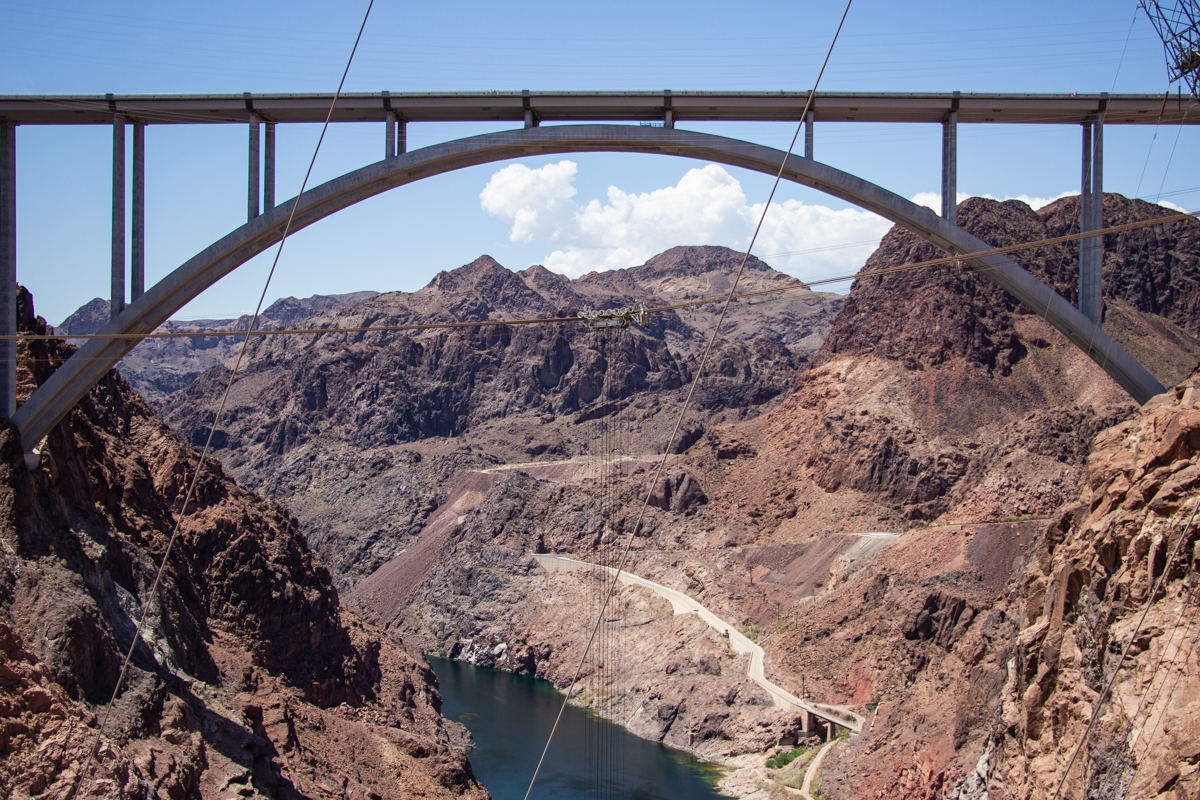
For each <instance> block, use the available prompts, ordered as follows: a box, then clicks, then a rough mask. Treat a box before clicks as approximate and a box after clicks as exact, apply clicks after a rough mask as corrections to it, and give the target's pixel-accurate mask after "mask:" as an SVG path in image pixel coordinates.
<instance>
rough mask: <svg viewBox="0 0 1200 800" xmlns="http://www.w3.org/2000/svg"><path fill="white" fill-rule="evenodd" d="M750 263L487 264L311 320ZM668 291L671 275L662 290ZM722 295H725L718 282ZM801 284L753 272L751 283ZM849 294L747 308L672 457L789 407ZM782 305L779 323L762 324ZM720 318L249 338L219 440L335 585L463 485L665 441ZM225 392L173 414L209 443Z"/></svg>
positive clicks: (558, 291)
mask: <svg viewBox="0 0 1200 800" xmlns="http://www.w3.org/2000/svg"><path fill="white" fill-rule="evenodd" d="M738 263H740V256H739V255H738V254H737V253H734V252H733V251H731V250H728V249H726V248H720V247H691V248H675V249H673V250H671V251H668V252H667V253H664V254H663V255H661V256H659V257H657V258H655V259H652V260H651V261H650V262H648V263H647V264H646V265H643V266H641V267H636V268H634V269H630V270H621V271H616V272H612V273H603V274H593V275H589V276H585V277H584V278H581V279H579V280H576V281H571V280H568V279H567V278H565V277H564V276H561V275H556V274H554V273H551V272H549V271H548V270H546V269H544V268H542V267H537V266H535V267H531V268H529V269H527V270H525V271H523V272H517V273H514V272H511V271H510V270H508V269H506V268H505V267H503V266H501V265H500V264H498V263H497V262H496V261H494V260H493V259H491V258H488V257H486V256H485V257H481V258H479V259H477V260H476V261H474V262H472V263H471V264H468V265H465V266H463V267H460V268H458V269H455V270H451V271H447V272H443V273H440V274H439V275H437V276H436V277H435V278H434V279H433V280H432V281H431V282H430V284H429V285H428V286H426V287H425V288H423V289H421V290H420V291H418V292H415V293H412V294H404V293H389V294H385V295H381V296H379V297H376V298H373V299H371V300H369V301H367V302H363V303H357V304H353V305H347V306H344V307H341V308H339V309H336V310H334V311H331V312H329V313H326V314H319V315H316V316H313V317H310V318H308V320H307V322H306V323H305V324H306V325H309V326H314V327H336V326H343V327H344V326H364V325H389V324H414V323H428V322H447V321H469V320H485V319H517V318H537V317H555V316H563V315H564V314H576V313H578V312H579V311H580V310H581V309H582V308H584V307H586V306H590V307H592V308H612V307H619V306H624V305H628V304H630V303H632V302H633V301H635V300H642V301H644V302H646V303H647V304H648V305H655V304H659V305H667V304H670V303H673V302H678V301H679V300H680V299H693V298H696V297H702V296H710V294H711V293H717V294H719V293H720V292H721V291H722V290H723V291H725V292H727V291H728V282H727V279H726V278H725V277H723V275H724V274H725V273H728V272H730V271H731V270H735V269H736V266H737V264H738ZM667 276H673V277H667ZM722 281H726V282H724V283H722ZM792 283H795V281H793V280H792V279H790V278H788V277H787V276H785V275H783V274H781V273H779V272H776V271H775V270H772V269H771V268H770V267H768V266H767V265H765V264H763V263H762V262H760V261H758V260H757V259H752V260H751V262H750V263H749V265H748V267H747V278H746V281H745V287H746V288H749V289H754V288H765V287H768V286H778V285H785V284H792ZM841 302H842V301H841V298H840V297H837V296H833V295H826V294H820V293H816V292H810V291H807V290H803V289H802V290H798V291H793V292H788V293H786V294H785V295H783V296H781V298H780V299H779V300H778V301H777V302H774V303H771V304H767V305H765V306H762V305H759V304H755V305H754V306H753V307H747V306H745V305H739V304H735V307H734V310H733V313H732V319H733V321H734V323H735V325H734V327H733V329H732V333H731V334H730V336H729V337H728V338H727V339H726V340H725V341H723V342H722V343H721V344H720V345H719V347H718V348H717V350H716V351H715V353H714V355H713V362H712V364H711V366H710V371H709V372H710V377H709V378H708V379H706V380H705V381H704V383H703V384H702V385H701V387H700V391H699V392H698V393H697V398H696V403H695V406H696V410H695V411H694V412H693V414H692V415H691V418H690V420H689V423H688V425H687V427H686V428H685V436H684V437H683V440H682V442H680V443H679V444H678V445H677V446H678V447H681V448H682V447H686V446H687V445H690V444H691V443H692V442H694V441H695V439H696V437H697V436H698V435H699V432H700V427H699V426H700V424H701V422H703V421H708V420H712V419H714V418H724V416H725V415H728V414H733V415H735V416H737V417H745V416H753V415H754V414H757V413H759V412H760V411H761V410H762V409H764V408H766V407H768V406H769V404H770V403H771V402H773V401H775V399H776V398H778V397H779V396H780V395H781V394H783V393H785V392H786V391H787V390H788V389H789V387H790V386H791V384H792V382H793V381H794V380H795V377H796V375H797V374H798V372H799V370H800V368H801V367H802V365H803V364H804V362H805V360H806V358H807V357H808V355H810V354H811V353H812V352H813V349H815V347H816V346H817V345H818V344H819V341H820V340H821V339H823V337H824V333H825V331H826V330H828V327H829V325H831V324H832V321H833V317H834V315H835V313H836V311H837V309H838V308H839V307H840V305H841ZM763 308H770V309H771V312H770V313H771V314H773V315H774V319H775V320H776V321H777V322H779V323H780V324H778V325H777V326H774V327H773V328H771V327H770V326H767V325H766V324H765V323H764V322H763V318H762V317H761V316H760V314H761V311H762V309H763ZM716 313H717V312H714V311H711V310H705V311H697V312H685V313H682V314H676V313H673V312H669V313H665V314H659V315H655V316H654V317H653V318H652V323H651V326H650V328H649V329H647V330H642V329H636V328H635V329H630V330H627V331H623V332H622V333H621V334H620V335H615V336H608V337H606V336H599V335H597V334H596V333H594V332H591V331H589V330H588V329H587V328H585V327H584V326H583V325H581V324H579V323H571V324H568V325H554V326H512V327H499V328H487V329H483V330H481V331H478V332H475V331H452V332H446V331H429V332H422V333H418V334H412V333H370V334H365V335H364V334H326V335H320V336H307V337H303V338H302V339H300V340H297V339H296V338H287V339H284V338H278V339H265V340H256V341H255V342H254V343H253V344H252V347H251V350H250V354H249V358H248V360H247V363H246V364H245V365H244V369H243V372H242V374H241V375H240V376H239V378H238V382H237V384H236V385H235V388H234V392H233V393H232V395H231V397H230V402H229V406H228V412H227V415H226V419H225V421H224V423H223V424H222V426H221V429H220V430H219V431H218V435H217V438H216V439H215V440H214V445H215V447H216V448H217V449H216V451H215V452H216V454H217V455H218V457H220V458H221V459H222V461H223V462H224V463H225V465H226V467H227V468H228V469H229V470H230V471H231V472H232V473H233V474H234V475H235V476H236V477H237V478H238V480H239V481H241V482H243V483H244V484H246V485H248V486H251V487H254V488H258V489H260V490H261V491H263V492H264V493H266V494H267V495H268V496H270V497H272V498H275V499H277V500H279V501H281V502H283V503H285V504H286V505H287V506H288V507H289V508H290V509H291V510H292V511H293V513H295V514H296V515H297V516H298V517H299V518H300V521H301V525H302V527H303V529H304V530H305V532H306V534H307V535H308V536H309V542H310V544H311V545H312V546H313V548H314V550H317V551H318V552H319V553H322V554H324V556H323V557H324V558H326V559H327V563H329V564H330V565H331V567H332V568H333V571H334V574H335V579H336V580H337V581H338V586H339V588H341V589H343V590H349V589H351V588H352V587H353V585H354V582H355V581H357V580H358V579H360V578H361V577H364V576H366V575H369V574H370V573H371V572H373V571H374V570H375V569H376V568H378V567H379V566H381V565H382V564H383V563H385V562H386V561H387V559H389V558H390V557H391V556H392V555H394V554H395V553H397V552H399V551H400V550H402V549H403V548H404V546H405V543H406V542H407V541H408V538H409V537H411V536H413V535H415V534H416V533H417V532H418V531H419V530H420V527H421V525H422V524H423V522H424V520H425V518H426V517H427V516H428V515H429V514H430V513H431V512H432V511H433V510H434V509H435V508H436V507H437V504H438V502H440V500H441V498H443V497H444V494H445V490H444V487H443V486H442V485H443V484H444V482H445V481H447V479H449V478H450V477H451V476H452V475H453V474H454V472H455V471H456V470H458V469H461V468H464V467H487V466H493V465H495V464H502V463H508V462H513V461H523V460H530V459H535V458H543V459H554V458H566V457H573V456H578V455H581V454H582V453H584V452H585V451H586V447H587V444H586V442H585V441H583V440H581V439H580V433H581V431H583V430H585V429H584V428H582V427H580V425H581V423H584V422H586V421H587V420H588V419H591V418H593V417H594V416H595V415H596V414H602V415H603V414H608V413H612V412H613V411H614V410H617V409H624V410H625V411H624V418H625V419H626V420H627V422H628V424H629V426H630V430H631V436H632V437H633V438H634V439H635V440H636V442H635V443H634V444H632V445H631V446H632V447H634V448H635V449H638V450H639V451H641V452H653V451H655V450H657V449H660V448H662V447H663V446H665V440H666V438H667V434H668V433H669V425H670V423H671V421H669V420H668V417H669V414H670V409H672V408H675V409H677V408H678V404H679V403H680V402H681V401H682V394H683V392H684V391H685V389H684V388H683V387H684V386H685V384H686V383H687V381H688V380H689V379H690V378H691V375H692V370H693V369H694V364H695V361H696V359H697V358H698V355H699V350H700V348H701V347H702V346H703V344H704V343H705V342H706V341H707V340H706V338H705V336H706V331H709V330H711V326H712V325H714V324H715V317H716ZM227 380H228V372H227V371H225V368H224V367H214V368H213V369H212V370H211V371H210V372H209V373H207V374H206V375H205V376H204V377H203V378H201V379H200V380H198V381H196V383H195V384H193V385H192V386H190V387H188V388H187V389H186V390H184V391H181V392H179V393H178V394H176V395H174V396H172V397H171V398H170V400H169V401H167V403H166V404H165V405H164V407H163V415H164V419H165V420H166V421H167V422H168V423H169V424H170V425H172V426H173V427H174V428H175V429H176V430H178V431H180V432H181V433H182V434H184V436H185V437H187V438H189V439H191V440H192V441H193V442H196V443H201V442H203V438H204V437H206V436H207V434H208V425H209V424H210V422H211V420H212V419H213V415H214V413H215V408H216V406H217V404H218V402H219V400H220V397H221V394H222V393H223V391H224V388H225V383H226V382H227Z"/></svg>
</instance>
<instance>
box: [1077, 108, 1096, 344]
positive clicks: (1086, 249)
mask: <svg viewBox="0 0 1200 800" xmlns="http://www.w3.org/2000/svg"><path fill="white" fill-rule="evenodd" d="M1093 222H1095V218H1094V217H1093V214H1092V120H1091V119H1088V120H1087V121H1086V122H1084V123H1083V159H1082V169H1081V174H1080V178H1079V232H1080V233H1087V232H1088V231H1090V230H1092V224H1093ZM1092 252H1093V251H1092V240H1091V239H1080V240H1079V303H1078V305H1079V312H1080V313H1081V314H1083V315H1084V316H1085V317H1087V318H1088V319H1090V320H1092V321H1093V322H1095V319H1094V318H1093V308H1092V298H1093V297H1094V296H1095V290H1094V289H1093V287H1092V283H1093V279H1094V277H1095V269H1094V268H1093V266H1092Z"/></svg>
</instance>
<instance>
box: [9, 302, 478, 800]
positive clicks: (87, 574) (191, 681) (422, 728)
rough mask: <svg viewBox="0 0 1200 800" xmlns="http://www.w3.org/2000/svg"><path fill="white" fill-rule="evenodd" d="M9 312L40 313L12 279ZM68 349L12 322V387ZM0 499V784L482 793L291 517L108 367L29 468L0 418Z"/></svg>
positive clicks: (414, 664)
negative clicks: (199, 449) (202, 454)
mask: <svg viewBox="0 0 1200 800" xmlns="http://www.w3.org/2000/svg"><path fill="white" fill-rule="evenodd" d="M20 314H21V327H22V329H23V330H28V331H31V332H37V333H44V332H45V329H46V328H45V323H44V321H42V320H41V319H40V318H37V317H35V316H34V314H33V306H32V300H31V298H30V297H29V296H28V294H24V295H23V296H22V302H21V307H20ZM70 353H71V348H70V346H68V345H64V344H62V343H61V342H59V341H57V340H43V341H34V342H29V343H22V345H21V351H20V362H19V363H20V376H19V377H20V394H21V396H22V397H26V396H28V394H29V393H30V391H32V389H33V387H34V386H36V385H37V384H39V383H40V382H41V381H43V380H45V378H46V376H47V375H48V374H50V372H51V371H53V369H54V368H55V367H56V366H57V365H58V364H60V363H61V362H62V360H63V359H64V358H66V357H67V356H68V355H69V354H70ZM197 469H199V470H201V476H200V480H199V483H198V487H197V492H196V495H195V497H194V499H193V501H192V504H191V505H190V506H189V508H188V510H187V513H186V514H183V513H182V512H183V509H182V508H181V505H182V502H183V495H184V492H185V491H186V486H187V484H188V482H189V480H190V479H191V477H192V476H193V475H194V474H195V471H196V470H197ZM0 509H2V510H3V516H4V518H3V523H2V525H0V541H2V542H3V549H2V550H0V586H2V587H3V588H2V590H0V709H2V716H3V722H2V727H0V794H4V795H5V796H7V797H14V798H16V797H32V796H39V797H40V796H46V797H66V796H68V795H69V794H70V793H71V792H72V791H73V790H74V789H75V788H78V790H79V794H78V795H77V796H80V797H84V796H87V797H109V798H115V797H119V798H144V797H164V798H166V797H171V798H184V797H225V796H230V795H236V796H239V797H301V796H305V797H314V798H319V797H328V798H334V797H336V798H344V797H356V798H359V797H361V798H366V797H377V798H382V797H389V798H399V797H411V796H413V795H414V793H419V794H422V795H424V796H429V797H476V798H485V797H487V792H486V791H485V790H484V789H483V788H482V787H481V786H479V784H477V783H476V782H475V780H474V779H473V777H472V774H471V770H470V766H469V764H468V762H467V761H466V759H465V757H464V756H462V755H461V754H458V753H455V752H453V751H452V749H451V747H450V745H449V741H448V739H447V728H446V725H445V723H444V721H443V720H442V718H441V716H440V714H439V712H438V710H439V706H440V699H439V697H438V694H437V689H436V679H435V678H434V677H433V674H432V672H431V671H430V670H429V668H428V666H427V665H426V664H425V663H424V661H423V660H422V659H421V658H420V657H419V656H414V655H411V654H409V653H408V652H407V651H406V650H405V649H404V648H403V647H402V646H401V645H399V644H398V643H397V642H395V641H394V640H392V639H389V638H387V637H385V636H383V635H382V634H381V632H380V631H378V630H377V629H375V628H374V627H372V626H370V625H368V624H366V623H364V622H363V621H361V620H360V619H359V618H357V617H356V616H355V615H353V614H352V613H349V612H347V611H346V610H345V609H344V608H343V607H342V606H341V605H340V603H339V600H338V594H337V591H336V590H335V589H334V587H333V585H332V583H331V581H330V576H329V573H328V571H327V570H326V569H325V568H324V567H322V566H320V565H319V564H317V563H316V562H315V561H314V559H313V557H312V554H311V552H310V551H309V549H308V547H307V545H306V543H305V542H304V539H303V537H302V536H301V535H300V534H299V531H298V529H297V525H296V521H295V519H294V517H292V516H291V515H290V514H289V513H288V512H287V511H286V510H285V509H284V508H283V507H281V506H279V505H277V504H275V503H270V502H267V501H264V500H262V499H261V498H259V497H258V496H256V495H255V494H253V493H252V492H250V491H248V490H246V489H243V488H241V487H239V486H237V485H236V484H235V483H234V482H233V481H232V480H230V479H229V478H228V477H227V476H226V475H225V473H224V470H223V469H222V467H221V465H220V464H219V462H216V461H213V460H209V461H207V462H205V463H203V464H201V463H200V461H199V454H198V453H196V451H195V450H193V449H192V448H191V447H190V446H188V445H187V444H186V443H185V442H183V441H182V440H180V439H179V437H178V436H177V435H176V434H174V433H172V432H171V431H170V430H168V429H167V428H166V427H165V426H164V425H162V423H160V422H159V421H158V420H157V419H155V417H154V415H153V414H152V413H151V412H150V409H149V408H147V406H146V405H145V403H144V401H143V400H142V399H141V398H140V397H139V396H138V395H136V394H135V393H133V392H132V391H131V390H130V389H129V386H128V384H126V383H125V381H124V380H122V379H121V378H120V377H119V376H118V375H117V374H115V373H110V374H109V375H108V376H107V377H106V378H105V379H104V380H103V381H101V383H100V384H98V385H97V386H96V388H95V389H94V390H93V391H92V392H91V393H89V394H88V396H87V397H85V398H84V400H83V401H82V402H81V403H80V405H79V406H78V407H77V408H76V409H74V410H73V411H72V412H71V414H70V415H69V417H68V419H67V420H65V421H64V422H63V423H62V424H60V425H59V426H58V427H56V428H55V429H54V430H53V431H52V433H51V434H50V436H49V437H48V439H47V441H46V442H45V443H44V446H43V447H42V450H41V464H40V465H39V466H38V468H37V469H35V470H32V471H31V470H29V469H28V468H27V467H26V464H25V460H24V454H23V452H22V450H21V447H20V442H19V437H18V435H17V432H16V430H15V429H14V428H13V427H12V426H11V425H8V424H5V425H4V426H3V427H0ZM177 522H178V524H179V536H178V539H177V541H176V542H175V546H174V548H173V549H172V551H171V555H170V559H169V561H168V562H167V564H166V577H165V580H164V582H163V585H162V588H161V590H160V591H159V593H158V594H157V595H156V596H151V594H150V590H151V587H152V585H153V582H154V577H155V573H156V569H157V566H158V564H159V563H160V562H161V560H162V559H163V557H164V555H165V553H166V548H167V544H168V538H169V536H170V534H171V531H172V528H173V527H174V526H175V525H176V523H177ZM143 614H144V615H146V626H145V629H144V631H143V634H142V638H141V641H140V642H139V643H138V646H137V648H136V649H135V651H134V658H133V662H132V664H131V666H130V672H129V675H128V677H127V678H126V681H125V683H124V685H123V688H122V690H121V692H120V694H119V696H118V698H117V701H116V703H115V704H114V705H113V706H112V711H111V718H110V719H109V724H108V727H107V729H106V730H105V733H104V738H103V740H102V742H101V743H100V746H99V749H98V752H97V754H96V759H95V761H94V762H93V763H92V765H91V767H90V768H89V769H87V770H86V771H85V770H84V766H85V763H86V762H87V760H88V752H89V749H90V747H91V746H92V743H93V742H94V741H95V736H96V734H97V732H98V726H99V721H100V719H101V718H104V717H107V715H108V712H106V711H104V710H103V706H104V704H105V703H106V702H107V701H108V699H109V696H110V695H111V693H112V692H113V689H114V687H115V686H116V684H117V681H118V676H119V674H120V670H121V663H122V660H123V658H124V653H125V652H126V650H127V649H128V648H129V646H130V644H131V643H132V641H133V637H134V635H135V631H136V625H137V620H138V619H139V617H141V616H142V615H143Z"/></svg>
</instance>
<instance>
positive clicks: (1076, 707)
mask: <svg viewBox="0 0 1200 800" xmlns="http://www.w3.org/2000/svg"><path fill="white" fill-rule="evenodd" d="M1198 377H1200V376H1194V377H1193V378H1192V379H1190V380H1188V381H1186V382H1185V383H1182V384H1180V385H1179V386H1178V387H1176V388H1175V389H1174V390H1173V391H1171V392H1168V393H1167V394H1165V395H1160V396H1159V397H1156V398H1154V399H1153V400H1152V401H1150V402H1149V403H1147V404H1146V405H1145V406H1144V407H1143V408H1142V409H1141V412H1140V413H1139V415H1138V416H1137V417H1136V418H1134V419H1132V420H1129V421H1127V422H1125V423H1123V424H1121V425H1118V426H1115V427H1113V428H1110V429H1108V430H1106V431H1104V432H1103V433H1101V434H1100V435H1099V436H1097V437H1096V443H1095V449H1094V451H1093V452H1092V454H1091V455H1090V456H1089V458H1088V468H1087V475H1086V478H1085V481H1084V486H1083V491H1082V492H1081V496H1080V498H1079V500H1078V502H1076V503H1073V504H1070V505H1068V506H1066V507H1064V508H1063V509H1062V510H1061V512H1060V513H1059V515H1058V518H1057V519H1056V520H1055V521H1054V523H1053V524H1052V525H1051V526H1050V527H1049V529H1048V530H1047V531H1046V534H1045V536H1044V537H1043V540H1042V543H1041V546H1040V547H1039V548H1038V551H1037V553H1036V558H1035V560H1033V562H1032V563H1031V564H1030V566H1029V568H1028V569H1027V571H1026V572H1025V575H1024V576H1023V579H1022V583H1021V587H1020V591H1019V593H1018V594H1017V604H1016V607H1017V608H1018V609H1020V612H1021V623H1022V630H1021V631H1020V635H1019V639H1018V648H1017V650H1016V652H1015V654H1014V656H1015V657H1014V660H1013V664H1012V667H1011V675H1010V679H1009V682H1008V684H1007V686H1006V687H1005V694H1004V710H1003V716H1002V718H1001V724H999V725H997V728H996V733H995V737H994V738H995V741H996V743H997V745H998V751H999V752H1000V753H1001V754H1002V756H1000V757H999V758H997V759H996V762H995V765H994V770H995V772H994V776H995V779H996V780H997V782H999V783H1002V784H1003V785H1005V786H1006V787H1009V790H1010V794H1008V795H1006V796H1014V797H1016V796H1027V795H1030V794H1032V795H1034V796H1039V795H1043V794H1049V793H1052V792H1053V791H1054V787H1055V786H1056V785H1057V783H1058V781H1059V780H1060V779H1061V778H1062V774H1063V771H1064V770H1065V768H1066V764H1067V759H1068V758H1069V756H1070V753H1071V752H1073V751H1074V750H1075V748H1076V746H1077V745H1078V744H1079V742H1080V740H1081V739H1082V737H1083V735H1084V732H1085V730H1086V728H1087V726H1088V724H1089V722H1090V718H1091V715H1092V713H1093V711H1094V709H1095V708H1096V706H1097V705H1098V704H1099V703H1100V702H1101V693H1102V692H1103V691H1104V688H1105V687H1106V686H1107V684H1108V683H1109V681H1110V680H1112V678H1113V675H1114V672H1116V682H1115V684H1114V688H1113V695H1112V699H1111V700H1109V701H1108V702H1107V703H1105V704H1104V705H1103V706H1101V707H1100V714H1099V721H1098V723H1099V724H1098V725H1097V726H1096V730H1095V731H1094V732H1093V734H1092V737H1091V740H1090V742H1089V744H1088V745H1087V746H1086V747H1085V748H1084V749H1083V751H1082V752H1081V754H1080V764H1079V765H1077V766H1076V767H1075V768H1074V769H1073V771H1072V772H1071V773H1070V775H1069V776H1068V787H1069V791H1071V792H1072V793H1075V794H1077V795H1080V796H1082V795H1083V794H1084V793H1085V792H1087V794H1088V795H1089V796H1092V795H1094V794H1096V793H1097V792H1120V791H1121V790H1122V787H1123V788H1124V790H1126V791H1128V796H1129V797H1189V796H1191V795H1193V794H1195V792H1196V789H1197V787H1198V786H1200V774H1198V769H1200V751H1198V750H1197V747H1196V742H1197V741H1200V717H1197V714H1196V708H1197V703H1198V702H1200V680H1198V679H1197V677H1196V665H1197V664H1198V663H1200V662H1198V661H1197V651H1196V649H1195V645H1196V639H1197V638H1198V636H1200V634H1198V633H1197V631H1196V628H1195V623H1196V622H1197V621H1200V611H1198V610H1197V605H1196V602H1197V600H1198V599H1200V596H1198V595H1197V591H1198V588H1200V580H1198V576H1197V567H1200V564H1198V563H1197V561H1196V556H1197V553H1196V541H1197V539H1198V538H1200V532H1198V531H1197V530H1196V528H1195V527H1193V526H1189V525H1188V522H1189V519H1190V517H1191V515H1192V513H1193V511H1194V510H1195V506H1196V502H1197V494H1196V489H1197V488H1200V456H1198V453H1200V408H1198V401H1200V389H1198V383H1200V381H1198V380H1197V378H1198ZM1172 554H1174V556H1173V557H1172ZM1156 584H1158V585H1159V586H1160V588H1159V589H1158V592H1157V593H1155V594H1154V595H1153V596H1151V592H1152V589H1153V588H1154V587H1155V585H1156ZM1147 603H1149V608H1148V610H1146V617H1145V622H1144V623H1143V624H1141V625H1140V627H1139V625H1138V623H1139V621H1140V617H1141V614H1142V611H1143V609H1145V608H1146V604H1147ZM1135 630H1136V631H1138V633H1137V635H1136V636H1135V635H1134V633H1135ZM1130 643H1132V645H1131V648H1130V650H1129V658H1128V660H1127V661H1126V662H1124V664H1121V663H1120V662H1121V653H1122V652H1123V651H1124V649H1125V647H1126V646H1127V645H1130ZM1103 796H1108V795H1103ZM1113 796H1116V795H1113Z"/></svg>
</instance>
